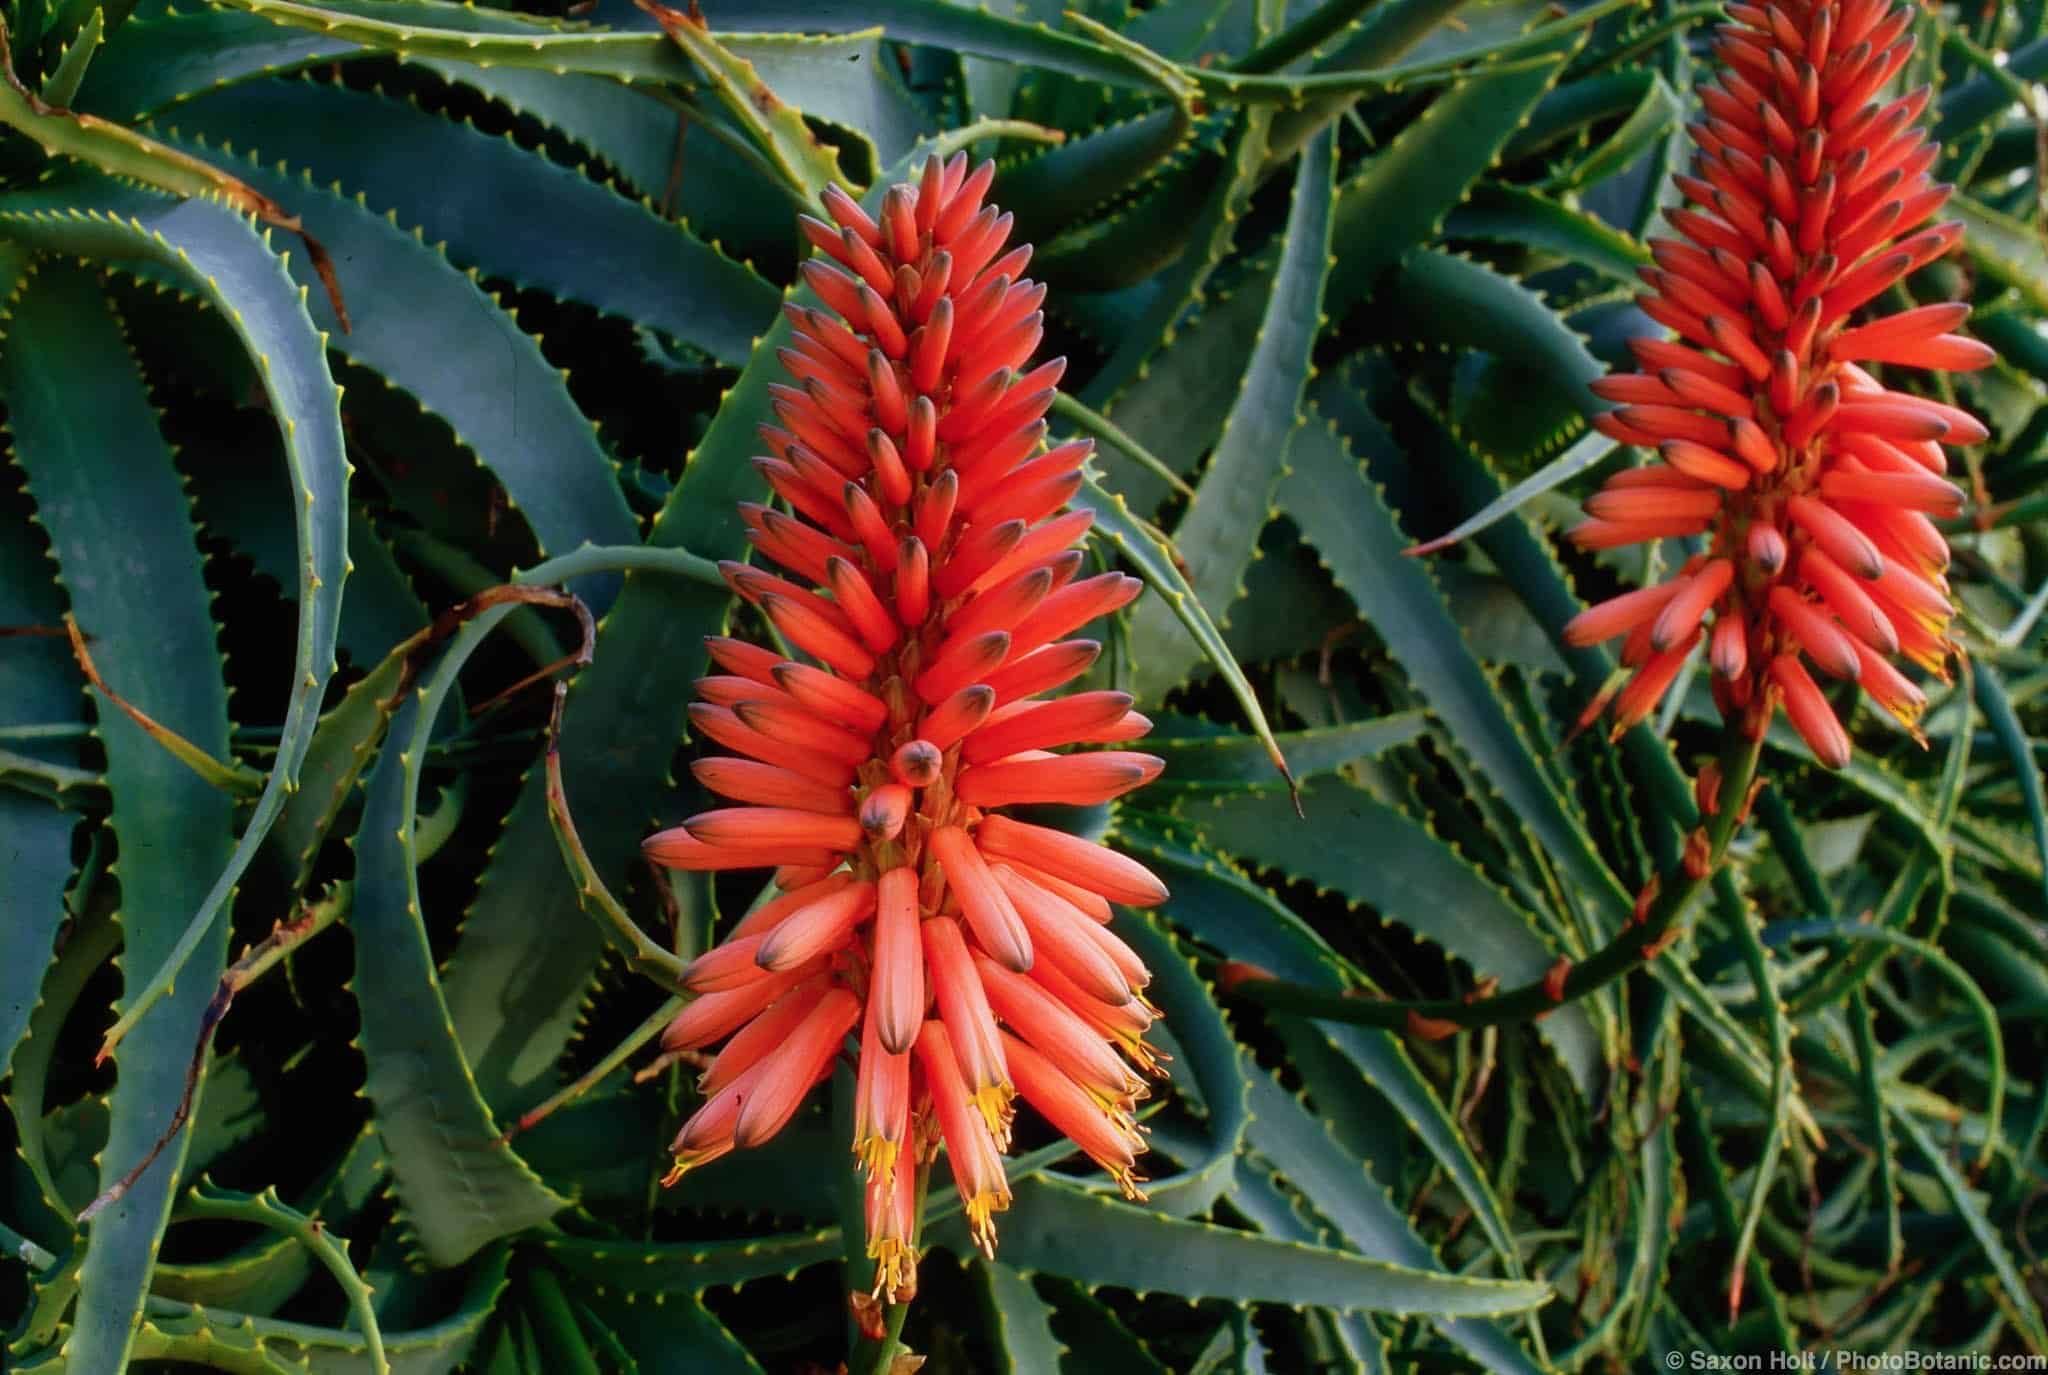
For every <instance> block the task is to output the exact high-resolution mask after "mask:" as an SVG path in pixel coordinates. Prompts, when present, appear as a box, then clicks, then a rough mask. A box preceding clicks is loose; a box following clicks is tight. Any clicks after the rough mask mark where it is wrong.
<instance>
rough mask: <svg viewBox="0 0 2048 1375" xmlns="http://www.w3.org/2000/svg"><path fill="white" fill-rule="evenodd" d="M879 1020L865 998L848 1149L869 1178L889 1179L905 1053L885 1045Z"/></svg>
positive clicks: (902, 1121)
mask: <svg viewBox="0 0 2048 1375" xmlns="http://www.w3.org/2000/svg"><path fill="white" fill-rule="evenodd" d="M879 1024H880V1017H879V1016H878V1014H877V1012H876V1005H875V1002H874V1000H873V999H869V1001H868V1008H867V1016H866V1018H865V1019H864V1021H863V1023H862V1026H861V1035H860V1068H859V1070H858V1071H857V1073H856V1075H855V1082H854V1090H853V1093H854V1097H853V1153H854V1155H856V1156H858V1157H859V1158H860V1163H861V1168H862V1169H863V1170H865V1171H866V1172H867V1176H868V1178H869V1179H870V1180H873V1179H874V1178H876V1177H877V1176H878V1175H879V1176H880V1177H882V1178H883V1179H891V1180H892V1179H894V1178H895V1176H896V1158H897V1155H898V1153H899V1152H900V1151H901V1150H902V1149H903V1144H904V1142H905V1141H906V1140H907V1139H908V1138H909V1133H910V1052H909V1051H908V1050H901V1051H892V1050H889V1049H888V1048H887V1047H885V1046H884V1045H883V1044H882V1038H881V1032H880V1029H879ZM734 1039H735V1040H737V1039H738V1038H734Z"/></svg>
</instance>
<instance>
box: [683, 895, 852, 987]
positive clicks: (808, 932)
mask: <svg viewBox="0 0 2048 1375" xmlns="http://www.w3.org/2000/svg"><path fill="white" fill-rule="evenodd" d="M874 911H875V885H874V884H872V883H850V884H848V885H847V886H846V887H844V888H841V889H839V890H838V891H836V892H833V893H830V894H828V895H826V896H825V897H822V898H819V899H818V900H817V901H816V902H813V903H810V904H809V905H808V906H805V907H802V908H799V909H798V910H797V911H795V912H793V913H791V914H790V916H789V917H788V918H787V919H785V920H784V921H782V922H781V923H779V924H778V925H777V926H776V927H775V929H774V930H773V931H770V932H769V933H768V934H767V935H765V936H763V937H762V938H761V946H760V949H759V950H757V951H755V953H754V962H755V963H756V964H758V965H760V966H761V968H763V969H766V970H769V971H770V972H779V971H781V970H784V969H794V968H796V967H797V966H799V965H802V964H806V963H808V962H810V961H811V960H814V959H816V958H818V957H819V956H820V955H824V954H828V953H829V952H831V951H833V950H836V949H838V948H839V947H840V946H842V945H844V944H845V943H846V938H847V937H848V936H849V935H851V934H852V932H853V928H854V927H856V926H858V925H860V924H861V923H862V922H864V921H866V920H867V919H868V918H869V917H870V916H872V915H874ZM705 958H709V957H708V956H706V957H705Z"/></svg>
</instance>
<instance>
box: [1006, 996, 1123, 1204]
mask: <svg viewBox="0 0 2048 1375" xmlns="http://www.w3.org/2000/svg"><path fill="white" fill-rule="evenodd" d="M1003 1050H1004V1053H1006V1054H1007V1055H1008V1056H1009V1057H1010V1064H1011V1066H1012V1067H1013V1068H1014V1070H1015V1072H1016V1075H1017V1091H1018V1092H1019V1093H1020V1094H1022V1095H1023V1096H1024V1101H1025V1102H1027V1103H1029V1104H1031V1106H1032V1107H1034V1108H1036V1109H1038V1111H1039V1112H1041V1113H1042V1114H1044V1116H1045V1120H1046V1121H1048V1122H1050V1123H1052V1125H1053V1126H1054V1127H1055V1128H1056V1129H1058V1130H1059V1131H1060V1132H1062V1133H1063V1134H1065V1135H1066V1136H1067V1137H1068V1138H1069V1139H1070V1140H1072V1141H1073V1143H1074V1144H1075V1145H1077V1146H1079V1147H1080V1148H1081V1149H1082V1150H1084V1151H1086V1152H1087V1153H1088V1158H1089V1159H1091V1160H1093V1161H1094V1162H1095V1163H1096V1164H1098V1165H1100V1166H1102V1168H1103V1169H1105V1170H1108V1171H1109V1175H1110V1178H1112V1179H1114V1180H1115V1181H1116V1182H1117V1187H1118V1188H1120V1189H1122V1190H1123V1193H1124V1197H1125V1198H1128V1199H1130V1200H1131V1201H1132V1202H1133V1203H1140V1202H1143V1201H1144V1198H1145V1192H1144V1190H1142V1189H1140V1188H1139V1187H1138V1184H1139V1182H1140V1181H1139V1179H1138V1174H1137V1169H1136V1166H1137V1160H1138V1152H1139V1151H1142V1150H1143V1149H1144V1142H1143V1138H1141V1137H1140V1136H1139V1135H1138V1128H1137V1125H1136V1123H1134V1122H1132V1120H1131V1118H1130V1115H1129V1114H1128V1113H1123V1112H1111V1111H1105V1110H1104V1108H1103V1106H1102V1104H1101V1103H1100V1102H1099V1101H1097V1100H1096V1098H1095V1097H1094V1096H1093V1095H1092V1094H1090V1093H1089V1092H1088V1091H1087V1090H1086V1089H1084V1088H1082V1087H1081V1086H1080V1085H1079V1084H1077V1083H1075V1082H1074V1081H1073V1080H1072V1079H1070V1078H1069V1077H1067V1075H1066V1074H1064V1073H1063V1072H1061V1070H1060V1068H1059V1066H1058V1065H1056V1064H1055V1063H1054V1062H1053V1061H1052V1060H1051V1059H1049V1058H1047V1057H1046V1056H1044V1055H1041V1054H1040V1053H1039V1052H1038V1051H1036V1050H1034V1049H1032V1048H1031V1047H1030V1046H1029V1045H1027V1044H1025V1043H1024V1042H1023V1041H1020V1040H1018V1039H1017V1038H1016V1037H1014V1036H1010V1035H1005V1036H1004V1037H1003Z"/></svg>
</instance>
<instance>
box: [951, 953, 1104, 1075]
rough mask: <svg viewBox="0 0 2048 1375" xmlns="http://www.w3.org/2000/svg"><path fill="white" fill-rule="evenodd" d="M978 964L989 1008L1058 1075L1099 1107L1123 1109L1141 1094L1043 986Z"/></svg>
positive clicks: (1081, 1023)
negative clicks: (1052, 1062)
mask: <svg viewBox="0 0 2048 1375" xmlns="http://www.w3.org/2000/svg"><path fill="white" fill-rule="evenodd" d="M978 963H979V965H980V971H981V983H982V986H983V987H984V988H985V989H987V990H988V999H989V1005H990V1006H991V1007H993V1008H994V1009H995V1010H996V1011H997V1012H998V1013H999V1014H1000V1015H1001V1017H1002V1019H1003V1021H1004V1022H1005V1023H1006V1024H1007V1025H1009V1026H1010V1027H1011V1028H1013V1029H1014V1030H1015V1031H1016V1033H1017V1034H1018V1035H1019V1036H1021V1037H1023V1038H1024V1039H1025V1040H1026V1041H1028V1042H1030V1043H1031V1044H1032V1045H1034V1046H1036V1047H1038V1049H1039V1050H1041V1051H1043V1052H1044V1053H1045V1054H1047V1055H1049V1056H1051V1057H1052V1058H1053V1059H1054V1060H1055V1061H1057V1062H1058V1064H1059V1066H1060V1070H1061V1072H1062V1073H1064V1074H1066V1075H1068V1076H1070V1077H1071V1078H1073V1079H1074V1081H1075V1082H1076V1083H1078V1084H1080V1085H1081V1086H1082V1087H1083V1088H1085V1089H1087V1090H1088V1092H1089V1093H1090V1094H1092V1095H1094V1097H1095V1098H1096V1099H1097V1101H1099V1102H1100V1103H1102V1105H1103V1106H1104V1107H1105V1108H1128V1107H1129V1106H1130V1103H1131V1100H1132V1099H1133V1098H1134V1097H1136V1096H1137V1095H1139V1094H1141V1093H1143V1092H1144V1085H1143V1083H1142V1082H1140V1080H1139V1079H1138V1077H1137V1076H1136V1075H1135V1074H1133V1073H1131V1070H1130V1067H1129V1066H1128V1065H1126V1064H1124V1062H1123V1061H1122V1060H1120V1059H1118V1058H1117V1054H1116V1052H1115V1051H1113V1050H1111V1049H1110V1048H1109V1047H1108V1046H1107V1045H1106V1044H1104V1043H1103V1040H1102V1038H1101V1037H1100V1036H1097V1035H1096V1034H1095V1033H1094V1031H1093V1030H1092V1029H1091V1028H1090V1027H1089V1026H1088V1024H1087V1023H1086V1022H1084V1021H1082V1020H1081V1017H1080V1015H1079V1014H1077V1013H1075V1012H1074V1011H1073V1010H1072V1009H1070V1008H1069V1007H1067V1006H1066V1005H1065V1004H1064V1003H1062V1002H1061V1001H1060V1000H1059V999H1058V998H1056V997H1055V996H1053V995H1052V994H1051V993H1048V992H1046V990H1045V989H1044V987H1043V986H1041V985H1039V984H1037V983H1034V982H1033V981H1032V980H1030V979H1027V978H1025V977H1024V976H1023V975H1022V974H1012V973H1011V972H1010V971H1009V970H1007V969H1004V968H1002V967H1001V966H1000V965H998V964H996V963H995V962H994V961H993V960H989V959H987V958H985V957H984V958H983V959H982V960H980V961H979V962H978ZM998 1049H999V1050H1000V1046H999V1047H998Z"/></svg>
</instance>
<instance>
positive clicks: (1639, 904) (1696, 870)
mask: <svg viewBox="0 0 2048 1375" xmlns="http://www.w3.org/2000/svg"><path fill="white" fill-rule="evenodd" d="M1762 755H1763V742H1762V741H1761V740H1760V739H1752V738H1750V736H1749V734H1748V733H1747V732H1746V731H1745V730H1744V729H1743V728H1742V726H1741V723H1740V722H1739V721H1738V722H1733V723H1730V725H1729V726H1728V727H1727V728H1726V729H1724V731H1723V732H1722V741H1721V753H1720V756H1719V759H1718V760H1717V761H1716V762H1715V763H1713V764H1710V765H1709V766H1708V768H1707V769H1706V770H1704V771H1703V777H1705V778H1706V779H1707V780H1708V781H1709V782H1710V783H1711V784H1712V785H1713V786H1712V787H1711V788H1710V789H1707V790H1706V793H1705V797H1704V799H1703V800H1704V801H1706V802H1707V803H1708V805H1707V806H1706V807H1705V809H1704V812H1703V815H1702V816H1701V818H1700V821H1699V824H1697V825H1696V826H1695V827H1694V828H1693V829H1692V830H1691V832H1689V833H1688V835H1687V836H1686V840H1685V846H1684V849H1683V852H1682V854H1681V856H1680V858H1679V861H1678V863H1677V864H1676V865H1675V866H1674V867H1673V868H1672V869H1671V870H1670V871H1669V872H1667V873H1665V874H1662V875H1660V876H1658V877H1656V878H1653V879H1651V880H1650V882H1649V884H1648V885H1646V886H1645V887H1644V888H1643V890H1642V892H1640V893H1639V894H1637V897H1636V907H1635V911H1634V913H1633V914H1632V915H1631V917H1630V919H1629V921H1628V922H1627V924H1626V925H1624V926H1623V928H1622V929H1621V930H1620V931H1619V932H1617V933H1616V934H1615V936H1614V937H1613V939H1611V940H1609V941H1608V942H1607V944H1606V945H1604V946H1602V947H1601V948H1600V949H1599V950H1597V951H1595V952H1594V953H1593V954H1592V955H1589V956H1588V957H1587V958H1585V959H1583V960H1580V961H1577V962H1576V963H1575V962H1572V961H1570V960H1566V959H1562V958H1561V959H1559V960H1558V962H1557V963H1556V964H1555V965H1553V966H1552V967H1551V969H1550V971H1549V972H1548V973H1547V974H1545V975H1544V977H1543V978H1541V979H1537V980H1534V981H1533V982H1530V983H1527V984H1523V985H1521V986H1520V987H1518V988H1512V989H1507V990H1503V991H1494V992H1482V993H1479V994H1475V995H1474V996H1473V997H1471V998H1470V999H1462V1000H1461V999H1446V998H1434V999H1420V1000H1408V1001H1395V1000H1391V999H1380V998H1372V997H1368V996H1365V995H1363V994H1361V993H1356V992H1352V993H1336V992H1331V991H1329V990H1327V989H1320V988H1310V987H1307V986H1306V985H1303V984H1297V983H1293V982H1291V981H1289V980H1286V979H1278V978H1274V977H1272V976H1271V975H1270V974H1268V973H1266V972H1265V971H1264V970H1261V969H1258V968H1256V967H1255V966H1252V965H1247V964H1238V963H1231V964H1226V965H1224V966H1223V970H1222V973H1221V980H1222V983H1223V986H1224V988H1225V989H1226V990H1227V991H1228V992H1230V993H1231V994H1233V995H1235V996H1237V997H1240V998H1243V999H1245V1000H1246V1001H1247V1002H1254V1003H1258V1004H1260V1005H1261V1006H1264V1007H1270V1008H1273V1009H1274V1010H1276V1011H1280V1012H1291V1013H1295V1014H1298V1015H1300V1016H1306V1017H1316V1018H1320V1019H1322V1020H1324V1021H1332V1022H1350V1023H1353V1024H1355V1025H1360V1026H1376V1027H1384V1028H1387V1029H1389V1030H1396V1031H1407V1032H1410V1033H1413V1034H1415V1035H1419V1036H1422V1037H1425V1038H1427V1039H1431V1040H1435V1039H1440V1038H1443V1037H1446V1036H1451V1035H1455V1034H1456V1033H1458V1032H1460V1031H1470V1030H1473V1029H1476V1028H1479V1027H1489V1026H1504V1025H1509V1024H1514V1023H1520V1022H1529V1021H1534V1020H1536V1019H1538V1018H1540V1017H1543V1016H1545V1015H1546V1014H1548V1013H1550V1012H1552V1011H1554V1010H1555V1009H1557V1008H1559V1007H1561V1006H1563V1005H1564V1004H1566V1003H1569V1002H1575V1001H1577V1000H1578V999H1580V998H1583V997H1585V996H1586V995H1587V994H1589V993H1593V992H1596V991H1598V990H1599V989H1602V988H1605V987H1606V986H1607V985H1609V984H1611V983H1613V982H1615V981H1616V980H1617V979H1620V978H1622V977H1623V976H1624V975H1627V974H1630V973H1632V972H1634V971H1635V970H1637V969H1640V968H1642V967H1643V966H1644V965H1646V964H1648V963H1650V962H1651V961H1653V960H1655V959H1656V958H1657V957H1658V956H1659V955H1661V954H1663V953H1664V951H1665V950H1666V949H1668V948H1669V947H1670V946H1671V944H1672V942H1674V941H1676V940H1677V939H1678V937H1679V936H1680V935H1681V934H1683V932H1684V922H1685V920H1686V917H1687V915H1688V913H1689V912H1690V911H1691V909H1692V906H1693V904H1694V903H1695V902H1696V901H1697V900H1698V898H1699V895H1700V893H1701V892H1702V891H1704V890H1705V888H1706V887H1707V885H1708V883H1709V882H1710V881H1711V880H1712V878H1713V876H1714V874H1715V873H1716V872H1717V871H1718V870H1719V869H1720V867H1721V866H1722V864H1723V863H1725V861H1726V859H1727V854H1728V845H1729V842H1730V841H1732V840H1733V839H1734V837H1735V833H1736V831H1737V830H1739V829H1740V827H1741V824H1742V822H1743V820H1744V819H1745V818H1747V816H1748V814H1749V808H1750V805H1751V804H1752V803H1753V802H1754V800H1755V797H1756V793H1757V790H1758V785H1759V784H1760V782H1761V780H1760V778H1759V777H1758V773H1757V765H1758V763H1759V761H1760V760H1761V758H1762Z"/></svg>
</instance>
